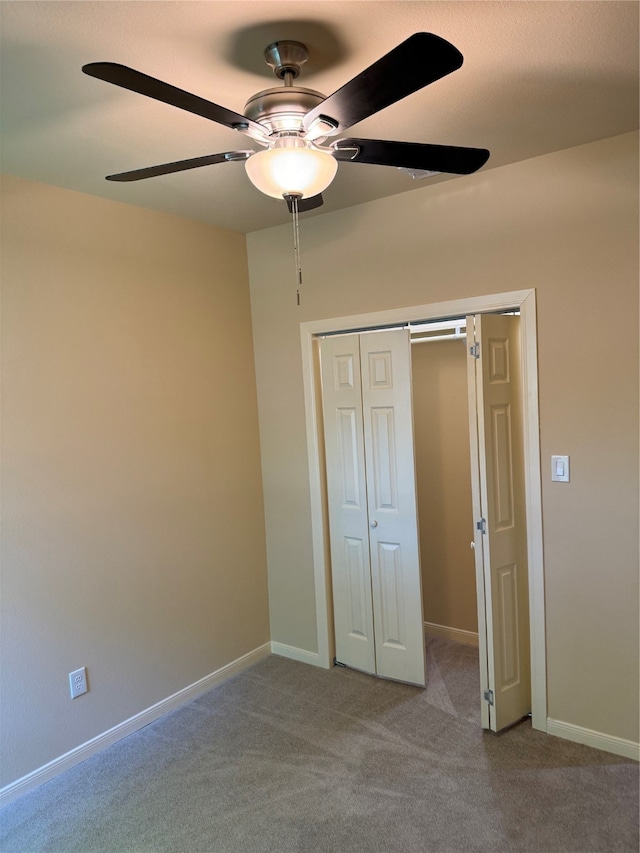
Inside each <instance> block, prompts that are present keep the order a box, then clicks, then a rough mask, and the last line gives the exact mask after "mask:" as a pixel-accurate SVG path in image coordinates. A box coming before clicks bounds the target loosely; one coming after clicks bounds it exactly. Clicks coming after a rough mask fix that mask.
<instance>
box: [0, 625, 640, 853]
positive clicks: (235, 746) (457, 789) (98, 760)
mask: <svg viewBox="0 0 640 853" xmlns="http://www.w3.org/2000/svg"><path fill="white" fill-rule="evenodd" d="M427 652H428V660H429V672H430V682H429V686H428V688H427V689H426V690H425V691H422V690H418V689H416V688H413V687H408V686H406V685H402V684H394V683H392V682H388V681H381V680H378V679H375V678H369V677H367V676H364V675H361V674H360V673H357V672H353V671H351V670H348V669H340V668H335V669H332V670H331V671H325V670H321V669H317V668H315V667H310V666H305V665H304V664H300V663H296V662H294V661H290V660H286V659H284V658H279V657H273V656H272V657H269V658H267V659H265V660H264V661H262V662H260V663H259V664H257V665H256V666H254V667H253V668H252V669H250V670H247V671H246V672H244V673H242V674H241V675H239V676H237V677H236V678H234V679H232V680H231V681H228V682H226V683H225V684H223V685H222V686H220V687H218V688H216V689H215V690H212V691H211V692H209V693H207V694H205V695H203V696H201V697H200V698H198V699H196V700H195V701H193V702H191V703H190V704H189V705H186V706H184V707H182V708H180V709H178V710H177V711H174V712H173V713H172V714H170V715H168V716H166V717H164V718H163V719H161V720H158V721H157V722H155V723H153V724H152V725H150V726H147V727H146V728H145V729H143V730H141V731H140V732H137V733H136V734H134V735H131V736H130V737H128V738H126V739H125V740H123V741H121V742H120V743H118V744H115V745H114V746H112V747H110V748H109V749H107V750H105V751H104V752H102V753H101V754H100V755H97V756H94V757H93V758H91V759H89V760H88V761H85V762H84V763H83V764H81V765H78V766H77V767H74V768H73V769H71V770H69V771H67V772H66V773H64V774H63V775H61V776H60V777H58V778H57V779H54V780H52V781H51V782H48V783H47V784H45V785H42V786H41V787H40V788H38V789H37V790H35V791H33V792H31V793H29V794H27V795H25V796H24V797H23V798H21V799H20V800H18V801H17V802H15V803H13V804H11V805H9V806H8V807H6V808H5V809H3V810H2V812H0V827H1V828H0V850H2V851H3V853H37V852H38V851H50V853H72V851H73V853H93V851H95V853H160V852H161V851H163V853H164V851H166V853H191V851H194V853H196V851H200V853H254V851H255V853H263V851H265V853H266V851H273V853H289V851H291V853H293V851H322V853H329V851H335V853H347V851H349V853H351V851H353V853H359V851H363V853H364V851H367V853H377V851H380V853H386V852H387V851H402V853H413V851H420V853H424V851H434V853H453V851H465V853H466V851H508V853H511V851H532V853H547V851H563V853H587V851H607V853H611V851H637V850H638V765H637V764H636V763H635V762H633V761H630V760H626V759H622V758H618V757H616V756H613V755H609V754H607V753H604V752H599V751H597V750H593V749H590V748H588V747H585V746H580V745H578V744H574V743H570V742H568V741H564V740H561V739H558V738H554V737H551V736H548V735H544V734H541V733H539V732H537V731H534V730H533V729H532V728H531V726H530V724H529V723H528V722H524V723H521V724H520V725H518V726H516V727H514V728H513V729H511V730H510V731H508V732H505V733H504V734H502V735H500V736H496V735H493V734H490V733H487V732H482V731H481V729H480V724H479V709H478V659H477V651H476V650H475V649H473V648H470V647H468V646H461V645H457V644H455V643H449V642H446V641H444V640H439V639H434V640H429V642H428V644H427Z"/></svg>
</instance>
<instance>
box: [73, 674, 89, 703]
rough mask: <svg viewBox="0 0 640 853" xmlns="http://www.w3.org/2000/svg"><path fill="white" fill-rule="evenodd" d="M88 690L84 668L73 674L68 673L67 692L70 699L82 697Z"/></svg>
mask: <svg viewBox="0 0 640 853" xmlns="http://www.w3.org/2000/svg"><path fill="white" fill-rule="evenodd" d="M88 689H89V688H88V687H87V668H86V666H83V667H81V668H80V669H76V671H75V672H70V673H69V691H70V693H71V698H72V699H76V698H77V697H78V696H82V694H83V693H86V692H87V690H88Z"/></svg>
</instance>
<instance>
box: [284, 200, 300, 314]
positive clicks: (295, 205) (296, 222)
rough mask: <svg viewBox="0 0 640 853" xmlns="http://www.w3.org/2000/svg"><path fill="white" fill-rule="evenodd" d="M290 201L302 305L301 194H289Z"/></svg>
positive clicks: (296, 274)
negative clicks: (299, 212)
mask: <svg viewBox="0 0 640 853" xmlns="http://www.w3.org/2000/svg"><path fill="white" fill-rule="evenodd" d="M287 200H288V201H290V203H291V213H292V214H293V262H294V265H295V276H296V301H297V303H298V305H300V287H301V285H302V265H301V262H300V220H299V217H298V202H299V200H300V196H298V195H294V194H293V193H292V194H291V195H290V196H288V198H287Z"/></svg>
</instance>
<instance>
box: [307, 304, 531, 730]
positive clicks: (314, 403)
mask: <svg viewBox="0 0 640 853" xmlns="http://www.w3.org/2000/svg"><path fill="white" fill-rule="evenodd" d="M509 309H511V310H514V309H518V310H519V311H520V324H521V334H522V383H523V384H522V389H523V406H524V409H523V411H524V419H523V421H524V448H523V449H524V462H525V501H526V519H527V551H528V560H529V566H528V569H529V617H530V632H531V717H532V725H533V727H534V728H536V729H539V730H540V731H545V732H546V731H547V677H546V638H545V602H544V563H543V540H542V492H541V480H540V434H539V422H540V421H539V406H538V358H537V336H536V293H535V290H533V289H530V290H515V291H510V292H507V293H495V294H490V295H487V296H475V297H468V298H466V299H456V300H451V301H448V302H436V303H431V304H428V305H412V306H408V307H406V308H391V309H388V310H386V311H376V312H372V313H367V314H355V315H351V316H347V317H334V318H330V319H326V320H312V321H308V322H305V323H301V324H300V338H301V346H302V372H303V383H304V404H305V420H306V431H307V454H308V464H309V488H310V505H311V535H312V548H313V568H314V584H315V598H316V623H317V635H318V663H319V665H320V666H323V667H325V668H326V669H328V668H329V667H330V666H331V662H332V660H333V636H332V631H331V630H330V629H331V624H332V614H331V573H330V567H329V548H328V518H327V508H326V500H325V492H324V478H323V473H322V471H323V467H322V466H323V447H322V441H321V424H320V419H319V418H320V411H321V409H320V381H319V375H318V372H317V364H316V359H315V357H314V355H315V347H316V338H317V337H318V336H320V335H322V334H328V333H332V332H334V333H335V332H347V331H356V330H357V331H364V330H366V329H374V328H379V327H381V326H392V325H395V324H397V325H402V324H404V323H409V322H419V321H421V320H425V321H428V320H444V319H448V318H450V317H463V316H467V315H469V314H487V313H496V312H499V311H507V310H509Z"/></svg>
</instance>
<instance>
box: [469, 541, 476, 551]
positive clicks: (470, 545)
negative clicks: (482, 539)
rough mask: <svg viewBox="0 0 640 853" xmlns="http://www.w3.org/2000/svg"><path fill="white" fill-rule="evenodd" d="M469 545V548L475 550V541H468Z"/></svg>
mask: <svg viewBox="0 0 640 853" xmlns="http://www.w3.org/2000/svg"><path fill="white" fill-rule="evenodd" d="M469 547H470V548H471V550H472V551H475V550H476V543H475V542H470V543H469Z"/></svg>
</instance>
